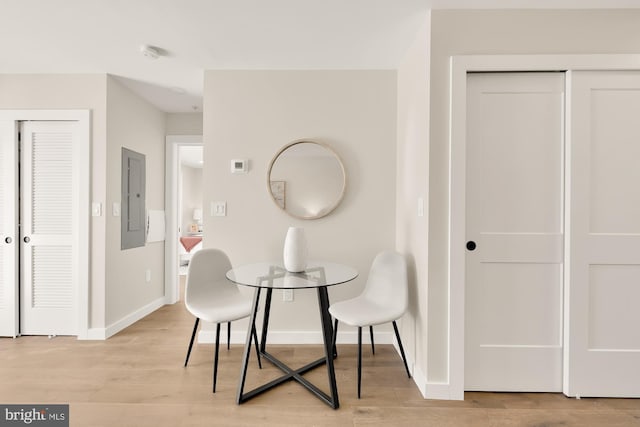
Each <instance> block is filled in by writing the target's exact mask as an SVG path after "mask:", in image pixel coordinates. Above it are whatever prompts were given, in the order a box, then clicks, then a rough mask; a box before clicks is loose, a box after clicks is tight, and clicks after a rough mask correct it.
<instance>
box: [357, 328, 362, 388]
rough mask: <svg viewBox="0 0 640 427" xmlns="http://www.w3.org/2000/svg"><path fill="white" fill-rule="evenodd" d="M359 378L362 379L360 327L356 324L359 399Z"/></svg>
mask: <svg viewBox="0 0 640 427" xmlns="http://www.w3.org/2000/svg"><path fill="white" fill-rule="evenodd" d="M361 379H362V327H361V326H358V399H360V383H361Z"/></svg>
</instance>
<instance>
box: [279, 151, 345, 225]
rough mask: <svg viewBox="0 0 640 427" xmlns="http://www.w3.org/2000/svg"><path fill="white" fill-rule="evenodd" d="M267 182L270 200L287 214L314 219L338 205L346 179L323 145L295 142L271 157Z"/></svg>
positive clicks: (326, 213)
mask: <svg viewBox="0 0 640 427" xmlns="http://www.w3.org/2000/svg"><path fill="white" fill-rule="evenodd" d="M267 184H268V185H269V193H270V194H271V198H272V199H273V201H274V202H275V203H276V205H278V206H279V207H280V208H281V209H283V210H284V211H285V212H287V213H288V214H289V215H291V216H294V217H296V218H302V219H316V218H322V217H323V216H326V215H328V214H329V213H331V211H333V210H334V209H335V208H336V207H337V206H338V204H339V203H340V201H341V200H342V198H343V197H344V189H345V185H346V178H345V172H344V166H343V165H342V161H341V160H340V158H339V157H338V155H337V154H336V153H335V152H334V151H333V150H332V149H331V148H329V147H328V146H327V145H326V144H323V143H320V142H316V141H295V142H292V143H291V144H288V145H286V146H284V147H283V148H282V149H281V150H280V151H279V152H278V153H277V154H276V155H275V157H274V158H273V160H271V163H270V164H269V171H268V172H267Z"/></svg>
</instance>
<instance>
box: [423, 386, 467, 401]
mask: <svg viewBox="0 0 640 427" xmlns="http://www.w3.org/2000/svg"><path fill="white" fill-rule="evenodd" d="M423 394H424V397H425V399H437V400H464V394H462V396H460V395H459V393H452V392H451V384H449V383H435V382H431V383H429V382H427V383H426V387H425V392H424V393H423Z"/></svg>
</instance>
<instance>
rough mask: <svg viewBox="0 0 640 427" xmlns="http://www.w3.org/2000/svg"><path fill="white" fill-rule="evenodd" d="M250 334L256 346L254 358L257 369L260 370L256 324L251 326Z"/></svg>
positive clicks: (260, 362)
mask: <svg viewBox="0 0 640 427" xmlns="http://www.w3.org/2000/svg"><path fill="white" fill-rule="evenodd" d="M251 334H252V335H253V342H254V343H255V345H256V357H257V358H258V367H259V368H260V369H262V360H261V359H260V347H258V333H257V332H256V324H255V323H254V324H253V325H252V326H251Z"/></svg>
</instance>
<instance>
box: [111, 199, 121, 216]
mask: <svg viewBox="0 0 640 427" xmlns="http://www.w3.org/2000/svg"><path fill="white" fill-rule="evenodd" d="M111 212H112V213H113V216H120V203H118V202H114V203H113V207H112V208H111Z"/></svg>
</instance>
